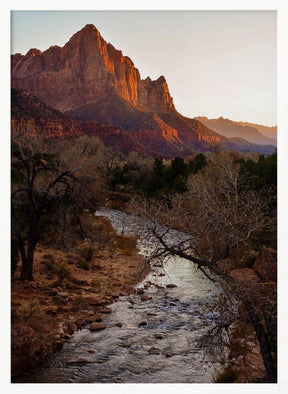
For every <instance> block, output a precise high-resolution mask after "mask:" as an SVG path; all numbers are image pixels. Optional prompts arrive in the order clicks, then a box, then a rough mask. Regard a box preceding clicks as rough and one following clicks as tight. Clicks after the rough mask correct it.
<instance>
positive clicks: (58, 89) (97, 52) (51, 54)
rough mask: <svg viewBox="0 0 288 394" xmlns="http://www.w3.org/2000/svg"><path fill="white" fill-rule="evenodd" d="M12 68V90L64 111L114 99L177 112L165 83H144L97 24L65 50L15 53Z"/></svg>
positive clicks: (160, 81) (130, 62)
mask: <svg viewBox="0 0 288 394" xmlns="http://www.w3.org/2000/svg"><path fill="white" fill-rule="evenodd" d="M11 66H12V87H14V88H17V89H24V90H26V91H28V92H30V93H33V94H34V95H35V96H37V97H39V98H40V99H41V100H43V101H44V102H46V103H48V104H49V105H51V106H53V107H55V108H57V109H59V110H60V111H63V112H66V111H71V110H75V109H76V108H77V107H81V106H83V105H85V104H88V103H90V102H95V101H97V99H98V98H100V97H103V96H107V95H108V96H109V95H115V94H116V95H119V96H120V97H122V98H123V99H124V100H126V101H128V102H130V103H132V104H135V105H141V106H144V107H146V108H147V109H151V110H153V111H159V112H165V111H168V110H171V109H174V105H173V100H172V98H171V96H170V93H169V89H168V85H167V83H166V81H165V78H164V77H160V78H159V79H157V80H156V81H151V79H150V78H147V79H145V80H141V79H140V73H139V71H138V69H137V68H136V67H135V66H134V64H133V62H132V60H131V59H130V58H129V57H127V56H123V55H122V52H121V51H118V50H116V49H115V48H114V47H113V46H112V45H111V44H107V43H106V41H105V40H104V39H103V38H102V37H101V35H100V33H99V32H98V30H97V29H96V27H95V26H94V25H86V26H85V27H84V28H83V29H82V30H80V31H79V32H77V33H76V34H74V35H73V36H72V38H71V39H70V40H69V41H68V42H67V43H66V44H65V46H64V47H63V48H60V47H58V46H52V47H50V48H49V49H48V50H46V51H44V52H43V53H42V52H41V51H39V50H37V49H31V50H30V51H29V52H28V53H27V54H26V55H25V56H22V55H21V54H15V55H13V56H12V61H11Z"/></svg>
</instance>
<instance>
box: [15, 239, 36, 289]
mask: <svg viewBox="0 0 288 394" xmlns="http://www.w3.org/2000/svg"><path fill="white" fill-rule="evenodd" d="M18 245H19V250H20V254H21V260H22V267H21V275H20V280H22V281H25V280H30V281H33V280H34V278H33V263H34V251H35V242H34V241H31V240H30V242H28V248H27V253H26V250H25V245H24V241H23V239H22V237H21V236H20V235H18Z"/></svg>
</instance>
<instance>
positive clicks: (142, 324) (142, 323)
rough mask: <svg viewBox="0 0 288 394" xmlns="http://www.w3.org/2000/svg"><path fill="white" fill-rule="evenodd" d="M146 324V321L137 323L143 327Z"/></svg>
mask: <svg viewBox="0 0 288 394" xmlns="http://www.w3.org/2000/svg"><path fill="white" fill-rule="evenodd" d="M144 326H147V321H142V322H141V323H139V324H138V327H144Z"/></svg>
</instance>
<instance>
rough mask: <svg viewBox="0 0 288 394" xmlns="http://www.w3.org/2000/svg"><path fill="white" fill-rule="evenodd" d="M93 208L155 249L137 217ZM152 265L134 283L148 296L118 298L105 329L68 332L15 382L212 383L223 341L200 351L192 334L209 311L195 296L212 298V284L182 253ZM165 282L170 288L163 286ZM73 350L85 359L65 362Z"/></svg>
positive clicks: (175, 235)
mask: <svg viewBox="0 0 288 394" xmlns="http://www.w3.org/2000/svg"><path fill="white" fill-rule="evenodd" d="M96 215H102V216H106V217H108V218H109V219H110V221H111V223H112V225H113V226H114V227H115V229H116V230H117V231H118V232H121V233H125V234H137V236H138V249H139V253H141V254H144V255H146V256H147V255H149V254H150V253H151V252H152V251H153V250H154V249H155V240H154V239H153V237H151V236H148V235H147V234H148V233H147V232H146V231H143V228H144V227H145V226H146V223H145V222H144V221H140V222H139V220H138V219H137V218H136V217H134V216H133V215H130V214H127V213H123V212H120V211H115V210H110V209H104V210H102V211H98V212H96ZM168 237H170V238H169V239H170V242H177V241H178V240H179V239H183V237H185V235H183V234H182V233H179V232H178V231H176V230H172V231H171V232H170V233H169V234H168ZM160 271H161V272H160ZM160 271H159V267H158V268H157V267H155V268H153V269H152V271H151V273H150V274H149V275H148V276H147V277H146V278H145V280H144V281H143V282H141V283H139V284H138V286H137V288H138V289H143V288H144V286H145V295H147V296H148V297H149V299H148V300H146V301H143V300H141V294H133V295H130V296H125V297H124V296H122V297H120V298H119V301H118V302H115V303H114V304H112V305H110V307H111V308H112V311H113V312H112V313H111V314H107V315H105V318H104V320H103V323H104V324H105V325H106V326H107V328H106V329H105V330H103V331H98V332H90V331H89V330H88V329H82V330H79V331H77V332H75V333H74V334H73V335H72V337H71V338H70V340H69V341H68V342H67V343H66V344H65V345H64V346H63V348H62V349H61V350H60V351H59V352H57V353H55V354H53V355H52V356H50V357H49V358H48V359H47V360H45V362H44V363H43V364H42V365H41V366H39V367H37V368H35V369H33V370H31V371H29V373H27V374H25V375H22V376H21V377H20V380H19V379H17V380H18V382H30V383H33V382H35V383H117V382H119V383H209V382H213V379H214V377H215V376H216V375H217V371H219V370H221V368H222V364H223V357H224V354H225V348H224V347H223V348H222V350H221V351H220V352H219V349H218V351H214V352H213V351H212V352H207V351H204V349H203V347H202V346H201V344H200V343H199V340H200V339H201V338H202V337H203V336H204V335H205V334H206V333H207V330H208V329H209V328H210V327H211V325H213V324H214V321H215V319H216V318H217V313H216V312H211V310H209V308H206V307H205V306H203V303H206V302H208V303H209V300H211V299H215V297H217V296H218V294H219V291H220V289H219V288H217V286H216V285H215V284H214V283H213V282H211V281H209V279H207V278H206V277H204V276H203V274H201V272H199V271H197V270H196V269H195V267H194V266H193V264H191V262H189V261H187V260H185V259H181V258H176V257H170V258H169V259H168V261H166V262H165V264H164V269H162V270H160ZM167 284H170V285H171V284H174V285H176V286H177V287H171V288H170V287H168V288H167V287H166V285H167ZM139 293H141V291H139ZM119 323H121V325H122V326H121V327H119V325H120V324H119ZM80 357H82V358H85V360H86V361H85V362H83V363H82V364H81V363H80V364H79V363H76V364H73V363H71V362H69V360H70V361H71V360H72V359H79V358H80Z"/></svg>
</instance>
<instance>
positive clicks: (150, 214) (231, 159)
mask: <svg viewBox="0 0 288 394" xmlns="http://www.w3.org/2000/svg"><path fill="white" fill-rule="evenodd" d="M263 208H264V207H263V201H260V199H259V198H258V197H257V196H256V195H255V194H254V193H252V192H251V191H250V190H249V189H248V188H247V187H246V182H245V179H243V178H242V176H241V174H240V171H239V165H238V164H236V161H235V155H234V154H231V153H225V152H221V151H217V152H216V153H214V154H213V155H211V157H210V160H209V164H208V166H206V167H205V169H204V170H203V171H202V172H201V173H198V174H197V175H195V176H192V177H190V178H189V179H188V184H187V192H185V193H182V194H176V195H173V196H171V198H170V200H169V201H168V202H163V201H157V200H147V199H145V198H143V199H138V200H135V201H134V202H133V203H132V204H131V209H132V211H133V212H134V213H136V214H138V215H140V216H142V217H145V218H147V219H148V220H149V221H150V223H151V225H150V231H151V233H152V234H153V235H154V237H155V238H156V239H157V241H158V247H157V248H156V250H155V252H154V253H153V254H152V256H151V258H152V260H153V259H154V260H157V264H159V261H160V262H161V261H162V262H163V261H165V258H167V256H169V255H175V256H180V257H183V258H185V259H187V260H189V261H191V262H192V263H194V264H195V265H196V266H197V268H198V269H199V270H201V272H202V273H203V274H204V275H205V276H206V277H208V278H209V279H210V280H212V281H216V280H217V281H220V282H221V284H222V286H223V289H224V290H225V291H226V292H227V294H228V295H229V296H230V297H232V296H233V297H235V298H236V299H237V301H238V302H239V303H241V305H242V306H243V307H244V310H245V314H246V318H247V319H248V320H249V322H250V323H251V324H252V326H253V328H254V330H255V333H256V336H257V338H258V340H259V344H260V349H261V354H262V358H263V362H264V365H265V369H266V374H267V381H269V382H275V381H276V375H275V371H274V369H273V365H272V364H273V361H272V355H271V348H270V342H269V338H268V335H267V332H266V330H265V326H264V324H263V319H262V317H263V314H261V313H259V308H258V306H257V303H255V298H253V296H251V292H249V289H247V288H246V289H244V288H243V287H241V286H240V285H239V283H238V282H237V281H235V280H234V279H233V278H232V277H231V276H230V275H229V273H227V272H225V271H223V270H222V269H221V265H219V264H218V261H219V260H221V259H223V258H225V257H227V256H229V255H230V254H231V253H235V251H236V252H237V250H239V249H240V248H241V252H243V251H244V250H245V248H246V249H247V248H249V247H250V245H249V241H250V240H251V238H252V236H253V235H254V234H255V233H256V232H257V231H259V230H260V229H261V227H262V225H263V223H264V212H263V211H264V209H263ZM163 225H165V227H163ZM171 228H175V229H178V230H181V231H182V232H183V239H182V240H176V241H174V242H173V241H172V242H171V237H170V238H169V231H170V230H171ZM232 321H233V319H231V321H230V322H229V321H226V322H225V324H224V326H225V325H226V326H227V324H228V325H229V324H231V323H232ZM226 328H227V327H226Z"/></svg>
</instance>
